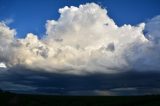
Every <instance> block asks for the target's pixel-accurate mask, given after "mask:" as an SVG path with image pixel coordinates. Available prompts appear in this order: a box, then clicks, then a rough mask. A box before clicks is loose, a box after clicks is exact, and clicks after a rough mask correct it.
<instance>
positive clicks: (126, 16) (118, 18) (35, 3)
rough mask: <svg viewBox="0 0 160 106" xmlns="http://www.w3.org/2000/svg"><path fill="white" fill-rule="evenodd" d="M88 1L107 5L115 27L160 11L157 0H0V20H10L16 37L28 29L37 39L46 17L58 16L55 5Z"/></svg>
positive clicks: (131, 22) (144, 19) (144, 18)
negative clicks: (115, 24) (15, 31)
mask: <svg viewBox="0 0 160 106" xmlns="http://www.w3.org/2000/svg"><path fill="white" fill-rule="evenodd" d="M91 2H95V3H98V4H100V5H101V6H102V7H104V8H107V10H108V11H109V13H108V15H109V16H110V17H111V18H113V19H114V21H115V22H116V23H117V24H118V25H119V26H121V25H123V24H132V25H136V24H138V23H140V22H143V21H147V20H148V19H151V18H152V17H154V16H156V15H158V14H160V6H159V5H160V1H159V0H134V1H133V0H131V1H130V0H118V1H117V0H23V1H22V0H0V14H1V15H0V20H8V19H9V20H12V21H13V22H11V23H10V25H9V26H10V27H12V28H15V29H16V30H17V37H22V38H23V37H25V36H26V34H27V33H29V32H32V33H34V34H37V35H39V37H40V38H41V37H42V36H43V35H44V34H45V23H46V20H48V19H55V20H57V19H58V18H59V16H60V14H59V13H58V9H59V8H62V7H64V6H79V4H85V3H91ZM33 23H34V24H33Z"/></svg>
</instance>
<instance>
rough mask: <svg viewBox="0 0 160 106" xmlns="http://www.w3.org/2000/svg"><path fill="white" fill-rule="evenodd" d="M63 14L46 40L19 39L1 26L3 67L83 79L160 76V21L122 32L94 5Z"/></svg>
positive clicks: (69, 9)
mask: <svg viewBox="0 0 160 106" xmlns="http://www.w3.org/2000/svg"><path fill="white" fill-rule="evenodd" d="M59 13H60V18H59V19H58V20H47V23H46V35H45V36H44V38H42V39H38V37H37V35H34V34H32V33H28V34H27V35H26V38H24V39H22V38H21V39H20V38H16V37H15V35H16V31H15V30H14V29H11V28H9V27H8V26H7V25H6V24H5V23H4V22H1V23H0V63H1V64H2V63H5V65H6V66H7V68H8V69H10V68H13V67H17V66H23V67H26V68H28V69H31V70H35V71H38V70H44V71H47V72H53V73H68V74H78V75H81V74H87V73H121V72H125V71H128V70H137V71H160V70H159V69H160V65H159V64H160V55H159V53H160V35H159V33H160V31H159V29H160V16H156V17H155V18H153V19H151V20H150V21H148V22H147V23H140V24H139V25H137V26H132V25H123V26H121V27H119V26H117V25H116V23H115V22H114V21H113V20H112V19H111V18H110V17H109V16H108V15H107V10H106V9H104V8H102V7H100V6H99V5H97V4H95V3H88V4H85V5H80V6H79V7H74V6H71V7H67V6H66V7H64V8H61V9H59ZM144 32H145V33H144ZM0 70H1V68H0Z"/></svg>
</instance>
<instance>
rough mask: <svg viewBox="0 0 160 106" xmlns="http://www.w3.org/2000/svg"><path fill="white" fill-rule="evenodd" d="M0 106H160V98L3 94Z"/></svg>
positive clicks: (0, 94)
mask: <svg viewBox="0 0 160 106" xmlns="http://www.w3.org/2000/svg"><path fill="white" fill-rule="evenodd" d="M0 106H160V96H48V95H26V94H25V95H24V94H12V93H8V92H3V93H0Z"/></svg>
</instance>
